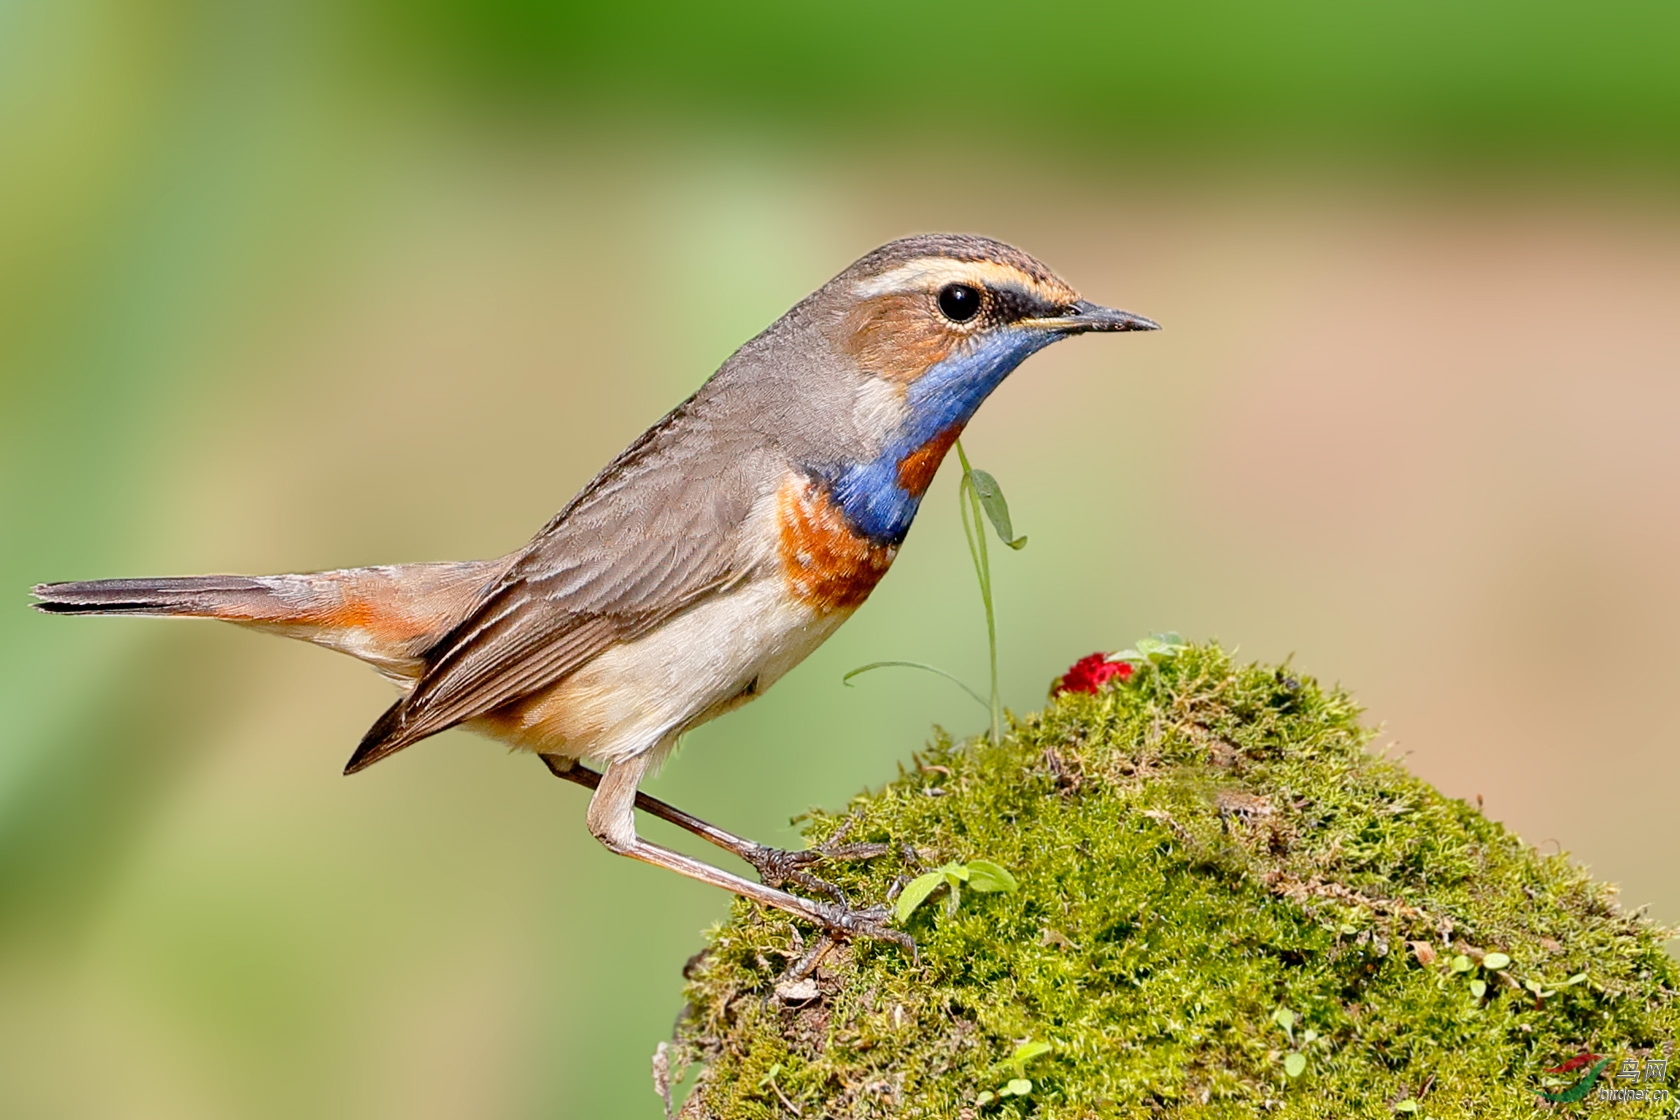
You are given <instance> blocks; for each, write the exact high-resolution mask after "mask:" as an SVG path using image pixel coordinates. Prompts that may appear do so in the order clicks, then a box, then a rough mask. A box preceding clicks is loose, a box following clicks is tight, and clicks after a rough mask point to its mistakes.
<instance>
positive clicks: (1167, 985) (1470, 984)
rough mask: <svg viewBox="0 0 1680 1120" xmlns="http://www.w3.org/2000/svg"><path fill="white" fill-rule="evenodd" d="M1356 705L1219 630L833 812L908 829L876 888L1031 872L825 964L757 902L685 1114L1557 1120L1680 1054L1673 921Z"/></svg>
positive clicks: (843, 949) (849, 872) (874, 894)
mask: <svg viewBox="0 0 1680 1120" xmlns="http://www.w3.org/2000/svg"><path fill="white" fill-rule="evenodd" d="M1358 715H1359V709H1358V708H1357V707H1356V706H1355V704H1354V703H1353V701H1352V700H1351V699H1350V698H1349V697H1348V696H1347V695H1346V694H1345V693H1343V692H1341V691H1339V690H1334V689H1326V688H1322V687H1320V686H1319V685H1318V684H1317V683H1316V682H1314V681H1312V680H1311V679H1307V678H1304V677H1300V678H1298V677H1296V676H1294V675H1293V674H1292V672H1291V670H1289V669H1288V668H1268V667H1263V666H1248V667H1238V666H1236V665H1233V663H1232V662H1231V660H1230V659H1229V657H1228V656H1227V655H1226V654H1225V653H1224V652H1223V651H1221V650H1220V649H1218V648H1217V647H1211V646H1193V647H1188V648H1182V649H1178V650H1176V651H1173V652H1170V653H1167V654H1157V655H1155V656H1154V657H1153V659H1151V660H1148V661H1145V662H1144V663H1143V664H1142V665H1140V666H1139V669H1138V671H1137V673H1136V674H1135V675H1133V677H1132V678H1131V679H1130V680H1129V681H1126V682H1120V681H1111V682H1109V683H1107V684H1105V685H1104V686H1103V687H1102V688H1101V689H1100V690H1099V691H1098V692H1097V693H1096V694H1092V695H1086V694H1077V693H1070V694H1067V695H1064V696H1062V697H1060V698H1057V699H1055V700H1053V701H1052V703H1051V704H1050V705H1049V707H1048V708H1047V709H1046V710H1045V711H1044V712H1042V713H1040V714H1038V715H1034V716H1031V717H1029V718H1027V719H1025V720H1023V721H1020V722H1018V723H1016V724H1015V726H1014V727H1013V728H1012V731H1011V733H1010V734H1009V735H1008V736H1007V737H1006V739H1005V741H1004V742H1003V743H1001V744H997V745H992V744H990V743H987V742H984V741H982V742H975V743H969V744H961V745H958V744H953V743H951V742H950V741H948V740H946V741H941V742H939V743H937V744H935V745H934V746H933V747H932V748H931V750H930V751H929V752H928V753H927V755H926V756H925V757H922V758H919V759H918V760H917V765H916V768H915V769H914V770H910V771H905V772H903V773H901V774H900V776H899V778H898V780H897V781H894V782H892V783H891V784H889V785H887V786H886V787H885V788H883V789H881V790H879V791H877V792H874V793H870V794H866V795H864V796H861V797H858V798H856V799H855V800H854V801H853V802H852V804H851V805H850V806H849V807H848V810H847V812H846V813H845V815H844V816H828V815H819V816H814V817H812V818H811V819H810V822H809V827H808V829H807V835H808V839H809V840H810V841H811V842H812V843H821V842H823V841H824V840H826V839H827V838H828V837H830V836H832V835H834V834H835V833H836V832H837V831H838V830H839V829H840V828H841V827H842V825H843V824H845V825H846V827H847V832H846V837H845V838H846V841H847V842H853V841H863V840H880V841H888V842H890V843H891V844H892V845H893V854H890V855H888V856H884V857H881V858H878V859H875V860H872V861H869V862H867V863H835V862H830V863H828V864H826V865H824V866H823V867H822V868H821V870H822V872H823V874H824V875H825V876H827V877H829V878H830V879H832V880H833V881H834V882H836V883H837V884H839V885H840V886H842V887H843V888H844V889H845V890H846V892H847V893H848V894H849V895H850V897H852V898H854V899H879V898H883V897H886V896H887V895H888V893H889V891H890V890H894V889H895V885H896V889H902V885H903V884H904V883H906V882H907V881H909V880H910V879H912V878H914V877H915V876H917V875H920V874H922V873H924V872H926V871H928V870H929V869H931V868H933V867H935V866H937V865H940V864H943V863H946V862H947V861H971V860H989V861H992V862H995V863H997V864H1000V865H1002V866H1003V867H1004V868H1007V869H1008V870H1009V871H1010V872H1012V873H1013V875H1014V877H1015V878H1016V880H1018V882H1019V888H1018V889H1017V890H1015V891H1013V892H1002V891H994V892H991V893H979V892H977V891H973V890H965V891H962V892H961V894H960V898H959V900H958V902H957V906H956V908H955V909H954V910H952V909H950V902H951V899H950V896H949V892H948V891H947V890H944V889H942V890H940V891H937V892H936V893H934V894H933V895H932V896H931V897H930V898H929V899H928V900H927V901H926V902H925V903H923V904H922V905H921V906H920V907H919V908H918V909H916V911H915V912H914V913H913V914H912V915H911V916H910V917H909V918H908V920H907V921H906V922H905V925H906V926H907V928H908V929H909V930H910V931H911V932H912V933H913V934H914V936H915V937H916V940H917V942H918V945H919V948H920V959H919V960H916V961H913V960H912V959H911V958H910V956H909V955H908V954H907V953H905V952H904V951H902V950H901V949H899V948H898V947H896V946H892V945H887V944H881V943H874V942H864V943H858V944H855V945H841V946H837V947H834V948H832V949H830V950H828V951H827V952H826V953H825V954H824V955H822V956H821V958H820V959H819V960H818V962H817V964H816V966H815V968H814V971H811V972H810V973H809V974H808V976H807V977H805V978H802V979H801V978H793V979H790V977H789V975H788V974H787V970H788V967H789V963H790V962H791V961H793V960H796V959H798V958H800V957H802V956H806V955H808V953H809V950H810V949H812V948H814V947H816V946H814V944H813V942H812V940H811V939H812V937H813V934H812V932H811V931H810V930H809V929H805V930H800V929H797V928H796V923H794V922H792V921H790V920H789V919H787V918H786V917H784V916H783V915H781V914H776V913H767V912H763V911H760V910H758V909H757V908H755V907H752V906H749V905H747V904H745V903H740V904H737V906H736V908H735V910H734V912H733V915H732V917H731V920H730V921H729V923H728V924H727V925H724V926H722V927H720V928H718V929H715V930H714V931H713V932H712V933H711V935H710V946H709V948H708V949H707V950H706V951H705V953H704V954H702V956H700V957H698V958H696V960H695V961H694V962H691V965H690V968H689V970H688V977H689V983H688V987H687V993H686V994H687V998H688V1002H689V1006H688V1008H687V1010H686V1011H685V1014H684V1017H683V1018H682V1020H681V1021H680V1023H679V1029H678V1036H677V1039H676V1042H675V1044H674V1051H673V1050H667V1049H665V1048H662V1053H661V1061H663V1060H664V1059H666V1058H675V1059H676V1061H675V1063H674V1064H676V1065H678V1066H680V1065H682V1064H684V1063H685V1062H687V1061H690V1060H698V1061H700V1062H701V1063H702V1068H701V1072H700V1076H699V1078H698V1081H697V1084H696V1086H695V1088H694V1090H693V1092H692V1093H691V1095H690V1096H689V1098H688V1100H687V1102H686V1104H685V1105H684V1107H683V1109H682V1115H683V1116H684V1117H689V1118H693V1120H700V1118H708V1120H743V1118H748V1117H753V1118H758V1117H776V1116H789V1115H802V1116H805V1117H813V1116H835V1117H853V1116H857V1117H863V1116H869V1117H877V1116H879V1117H887V1116H891V1117H954V1118H955V1117H961V1118H964V1120H981V1118H989V1117H999V1118H1015V1117H1027V1116H1032V1117H1042V1118H1046V1120H1048V1118H1052V1117H1054V1118H1063V1117H1067V1118H1073V1117H1079V1118H1084V1117H1098V1116H1117V1115H1143V1114H1146V1113H1147V1114H1150V1115H1157V1116H1182V1117H1203V1116H1206V1117H1213V1116H1250V1115H1255V1114H1258V1113H1260V1112H1262V1111H1263V1112H1265V1113H1266V1114H1267V1115H1273V1116H1285V1117H1294V1116H1325V1117H1346V1116H1393V1115H1396V1114H1400V1115H1427V1116H1484V1117H1485V1116H1507V1115H1508V1116H1532V1115H1534V1114H1535V1111H1536V1106H1537V1104H1539V1105H1541V1107H1547V1108H1550V1107H1558V1108H1563V1109H1569V1108H1571V1106H1570V1105H1568V1104H1562V1105H1557V1106H1551V1105H1545V1104H1544V1103H1543V1102H1542V1100H1541V1098H1540V1097H1538V1096H1537V1092H1538V1091H1541V1090H1546V1091H1550V1092H1552V1093H1554V1094H1564V1093H1567V1092H1568V1090H1569V1089H1570V1088H1571V1087H1572V1086H1579V1085H1580V1084H1581V1082H1582V1079H1583V1077H1585V1076H1590V1075H1591V1073H1592V1071H1593V1070H1594V1069H1595V1068H1600V1062H1601V1061H1602V1060H1606V1059H1607V1060H1608V1067H1607V1068H1602V1071H1601V1078H1600V1080H1599V1081H1598V1083H1597V1087H1598V1088H1602V1087H1606V1086H1610V1085H1612V1084H1614V1086H1615V1087H1617V1088H1622V1087H1626V1086H1628V1085H1629V1084H1630V1082H1628V1081H1626V1080H1623V1081H1615V1082H1612V1078H1613V1077H1614V1076H1615V1074H1616V1073H1617V1072H1618V1071H1619V1070H1620V1069H1621V1065H1622V1062H1623V1061H1624V1060H1626V1059H1633V1060H1635V1061H1640V1062H1643V1063H1645V1064H1644V1066H1643V1068H1644V1069H1646V1070H1647V1071H1651V1070H1652V1069H1653V1067H1652V1066H1651V1065H1650V1060H1652V1059H1658V1060H1660V1059H1665V1058H1667V1057H1668V1056H1669V1050H1670V1049H1672V1046H1673V1042H1674V1040H1675V1039H1676V1038H1677V1037H1680V967H1677V966H1676V963H1675V961H1674V960H1672V959H1671V958H1670V957H1669V956H1668V954H1667V953H1666V952H1665V950H1664V941H1665V939H1666V937H1667V936H1668V934H1667V931H1665V930H1662V929H1659V928H1657V927H1655V926H1653V925H1651V924H1650V923H1648V922H1647V921H1645V920H1643V919H1642V918H1640V917H1638V916H1637V915H1632V914H1627V913H1624V912H1622V911H1621V910H1620V909H1618V907H1617V906H1616V904H1615V903H1614V901H1613V897H1612V896H1613V889H1612V888H1611V887H1608V886H1606V885H1603V884H1600V883H1596V882H1594V881H1593V880H1592V879H1591V878H1590V877H1589V876H1587V875H1586V874H1585V873H1584V872H1582V871H1581V870H1580V869H1579V868H1577V867H1575V866H1572V865H1571V864H1570V863H1569V862H1568V860H1567V859H1565V858H1563V857H1562V856H1545V855H1541V854H1540V853H1538V852H1536V851H1535V850H1534V849H1533V848H1530V847H1528V846H1527V845H1525V844H1524V843H1523V842H1522V841H1521V840H1520V839H1518V838H1517V837H1516V836H1514V835H1512V834H1511V833H1509V832H1508V831H1506V830H1505V829H1504V828H1503V827H1501V826H1500V825H1498V824H1495V823H1493V822H1491V821H1489V820H1487V819H1486V818H1485V817H1483V816H1482V815H1481V814H1480V813H1479V812H1478V811H1477V810H1476V809H1475V808H1473V807H1471V806H1469V805H1466V804H1464V803H1463V802H1461V801H1455V800H1451V799H1449V798H1447V797H1444V796H1442V795H1441V794H1440V793H1438V792H1437V791H1436V790H1435V789H1433V788H1432V787H1431V786H1429V785H1427V784H1425V783H1424V782H1422V781H1420V780H1418V779H1416V778H1414V777H1411V776H1410V775H1408V774H1407V773H1406V772H1405V771H1404V770H1403V769H1402V768H1401V767H1400V766H1398V765H1396V764H1395V763H1393V762H1390V761H1386V760H1384V759H1381V758H1377V757H1373V756H1372V755H1371V754H1369V753H1368V752H1367V751H1366V744H1367V742H1368V741H1369V739H1370V737H1371V733H1370V732H1369V731H1367V730H1366V729H1364V728H1362V727H1361V726H1360V724H1359V722H1358ZM802 935H803V936H802ZM1584 1053H1587V1054H1590V1055H1592V1057H1591V1058H1590V1059H1583V1058H1581V1057H1580V1056H1581V1055H1582V1054H1584ZM1676 1057H1677V1058H1680V1055H1676ZM1570 1059H1576V1065H1575V1067H1574V1068H1570V1069H1567V1071H1566V1072H1562V1073H1553V1074H1548V1073H1546V1072H1544V1071H1545V1070H1546V1069H1547V1068H1549V1067H1557V1066H1560V1065H1563V1064H1564V1063H1566V1062H1568V1061H1569V1060H1570ZM656 1064H660V1062H656ZM1676 1066H1677V1068H1676V1071H1675V1076H1674V1077H1673V1078H1672V1080H1671V1083H1672V1084H1673V1085H1674V1088H1675V1089H1676V1090H1680V1062H1677V1063H1676ZM1641 1087H1645V1088H1657V1085H1656V1083H1655V1082H1644V1083H1641ZM1576 1091H1577V1092H1585V1091H1584V1090H1581V1089H1579V1088H1577V1090H1576ZM1596 1091H1597V1089H1596V1088H1594V1089H1593V1090H1592V1092H1594V1093H1596ZM1621 1107H1624V1108H1633V1109H1642V1108H1643V1107H1648V1106H1637V1105H1624V1106H1621ZM1669 1107H1670V1108H1672V1102H1671V1104H1670V1106H1669ZM1639 1114H1641V1115H1643V1114H1645V1113H1644V1112H1643V1111H1641V1112H1639ZM1663 1114H1665V1115H1666V1114H1667V1111H1666V1110H1665V1111H1664V1113H1663Z"/></svg>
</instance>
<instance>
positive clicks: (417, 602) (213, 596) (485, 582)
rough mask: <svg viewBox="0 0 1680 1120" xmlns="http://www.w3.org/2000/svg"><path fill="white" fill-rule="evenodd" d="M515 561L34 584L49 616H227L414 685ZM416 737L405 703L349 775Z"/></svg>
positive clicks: (380, 726) (371, 734)
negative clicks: (430, 655)
mask: <svg viewBox="0 0 1680 1120" xmlns="http://www.w3.org/2000/svg"><path fill="white" fill-rule="evenodd" d="M511 560H512V558H511V557H508V558H503V559H501V560H482V561H466V562H464V563H459V564H403V565H400V566H397V567H387V568H347V569H344V570H341V571H335V572H315V573H312V574H307V575H287V576H176V577H173V578H168V579H95V580H86V581H83V582H79V583H43V584H40V585H38V586H36V587H35V589H34V592H35V599H36V602H35V604H34V605H35V609H36V610H38V611H43V612H45V613H47V614H140V615H178V616H184V617H188V618H219V619H223V620H225V621H228V622H235V623H239V624H240V625H243V626H249V627H252V628H254V629H258V630H265V631H268V632H269V633H274V634H282V635H284V636H286V637H292V638H301V639H303V640H304V641H308V642H314V643H315V644H316V645H322V646H326V647H327V648H329V649H336V650H339V651H340V652H342V653H348V654H350V655H351V656H352V657H357V658H360V659H361V660H363V661H366V662H367V663H368V664H370V665H372V666H373V667H374V668H376V669H378V670H379V671H380V672H381V673H382V674H384V675H385V676H386V677H387V678H389V679H390V680H392V681H394V682H395V683H396V684H397V685H399V686H400V687H402V688H404V689H405V690H406V689H408V688H411V687H412V686H413V684H414V681H415V680H417V679H418V678H419V677H420V675H421V674H422V673H423V672H424V670H425V666H426V661H425V658H426V651H427V650H428V649H430V648H431V647H432V645H433V644H434V643H435V642H437V641H438V640H439V639H440V638H442V637H443V636H444V635H445V634H447V633H448V632H449V631H450V630H451V629H453V628H454V627H455V626H456V625H457V624H458V623H459V622H460V621H461V620H462V619H463V618H465V617H466V616H467V613H468V612H469V611H470V610H471V609H472V607H473V605H474V604H475V603H477V602H478V601H479V599H480V597H481V596H482V595H483V594H485V592H486V590H487V589H488V588H490V587H493V586H494V585H495V583H496V581H497V580H499V579H500V578H501V575H502V573H503V572H505V571H506V570H507V567H508V565H509V563H511ZM421 737H422V738H423V737H424V736H421ZM414 741H415V740H414V737H413V735H412V734H411V732H410V729H408V728H406V727H404V726H403V703H402V702H400V701H399V702H398V703H397V704H396V705H394V706H393V707H392V708H391V709H390V710H389V711H387V712H386V713H385V714H384V715H383V716H381V717H380V718H379V721H378V722H377V723H375V724H374V725H373V727H372V728H371V729H369V731H368V733H367V735H366V736H365V737H364V738H363V739H362V742H361V745H360V746H358V747H357V748H356V753H355V754H354V755H352V756H351V758H350V762H349V765H347V766H346V767H345V773H347V774H354V773H355V772H356V771H358V770H362V769H365V768H366V767H368V766H371V765H373V764H374V763H375V762H378V761H379V760H380V759H382V758H385V757H387V756H388V755H391V754H394V753H395V752H397V751H399V750H401V749H402V748H403V747H406V746H408V745H409V744H410V743H412V742H414Z"/></svg>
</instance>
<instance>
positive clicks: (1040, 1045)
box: [974, 1039, 1055, 1105]
mask: <svg viewBox="0 0 1680 1120" xmlns="http://www.w3.org/2000/svg"><path fill="white" fill-rule="evenodd" d="M1053 1049H1055V1048H1054V1047H1053V1046H1051V1045H1050V1044H1049V1043H1048V1042H1034V1041H1032V1040H1030V1039H1029V1040H1028V1041H1026V1042H1023V1043H1021V1045H1019V1046H1017V1047H1015V1052H1014V1053H1013V1054H1011V1055H1010V1056H1009V1064H1010V1065H1012V1066H1014V1067H1015V1076H1014V1077H1011V1078H1010V1079H1009V1080H1008V1082H1006V1083H1005V1084H1004V1086H1003V1087H1002V1088H1001V1089H995V1090H992V1089H988V1090H985V1091H983V1092H982V1093H981V1094H980V1095H979V1096H977V1097H975V1098H974V1103H975V1104H977V1105H988V1104H991V1103H992V1102H993V1101H996V1100H1002V1099H1003V1098H1004V1097H1024V1096H1026V1095H1027V1094H1028V1093H1030V1092H1032V1089H1033V1083H1032V1080H1031V1079H1030V1078H1029V1077H1027V1063H1028V1062H1030V1061H1032V1060H1033V1059H1034V1058H1037V1057H1041V1056H1042V1055H1045V1054H1048V1053H1050V1051H1051V1050H1053Z"/></svg>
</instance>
